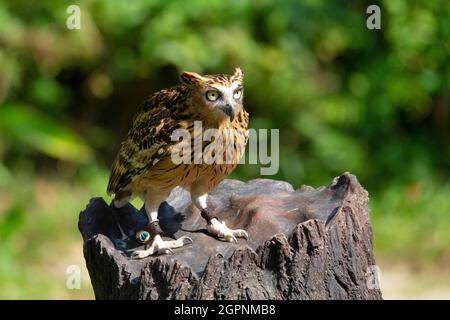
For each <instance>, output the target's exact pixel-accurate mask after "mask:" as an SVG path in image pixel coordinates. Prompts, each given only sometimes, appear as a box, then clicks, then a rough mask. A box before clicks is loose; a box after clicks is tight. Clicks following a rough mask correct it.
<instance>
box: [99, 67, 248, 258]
mask: <svg viewBox="0 0 450 320" xmlns="http://www.w3.org/2000/svg"><path fill="white" fill-rule="evenodd" d="M243 77H244V75H243V73H242V70H241V69H240V68H236V69H235V72H234V74H232V75H226V74H217V75H200V74H197V73H195V72H183V73H182V74H181V76H180V79H181V84H180V85H178V86H175V87H172V88H168V89H163V90H161V91H158V92H156V93H154V94H153V96H151V98H149V99H148V100H146V101H145V102H144V103H143V104H142V105H141V106H140V108H139V111H138V112H137V114H136V115H135V116H134V119H133V124H132V127H131V129H130V130H129V132H128V134H127V136H126V139H125V140H124V141H123V142H122V144H121V148H120V150H119V152H118V154H117V157H116V159H115V160H114V163H113V165H112V168H111V174H110V177H109V183H108V188H107V191H108V194H109V195H112V194H114V200H113V202H112V205H113V206H114V208H117V209H118V208H121V207H123V206H124V205H126V204H127V203H128V202H129V201H130V200H131V199H132V198H133V197H134V196H139V197H141V198H142V199H143V201H144V208H145V212H146V214H147V216H148V221H149V225H148V226H147V227H146V228H144V230H141V231H139V232H137V234H136V237H137V239H138V240H139V241H140V242H142V243H146V244H148V246H147V249H145V250H136V251H134V252H133V254H132V257H133V258H144V257H147V256H149V255H153V254H155V253H159V254H165V253H169V252H173V250H172V249H174V248H179V247H182V246H184V245H186V244H188V243H192V239H191V238H189V237H187V236H183V237H180V238H179V239H177V240H163V238H162V235H163V232H162V229H161V228H160V226H159V222H158V208H159V206H160V204H161V202H163V201H164V200H165V199H166V198H167V197H168V195H169V194H170V192H171V191H172V189H173V188H175V187H177V186H180V187H182V188H184V189H186V190H188V191H189V192H190V195H191V200H192V203H193V205H194V206H195V207H197V208H198V209H199V211H200V213H201V216H202V217H203V218H204V219H205V220H206V224H207V230H208V231H209V232H210V233H211V234H212V235H215V236H217V237H218V238H219V239H221V240H223V241H234V242H236V241H237V239H236V238H245V239H248V233H247V232H246V231H245V230H242V229H239V230H232V229H229V228H228V227H227V226H226V224H225V222H224V221H219V220H218V218H217V217H216V216H214V215H212V214H211V213H210V212H209V211H208V207H207V201H206V199H207V196H208V193H209V192H210V191H211V190H213V189H214V188H215V187H216V186H217V185H218V184H219V183H220V182H221V181H222V180H223V179H224V178H225V177H227V176H228V175H229V174H230V173H231V172H232V171H233V170H234V169H235V168H236V166H237V164H238V162H239V161H240V158H241V157H242V155H243V153H244V151H245V146H246V144H247V138H248V130H247V129H248V121H249V115H248V113H247V112H246V111H245V110H244V106H243V94H244V78H243ZM199 127H201V130H198V128H199ZM206 132H209V133H211V134H210V136H213V137H214V138H211V137H209V139H204V137H205V133H206ZM175 133H176V134H175ZM174 136H178V139H177V138H176V137H175V138H174ZM180 137H183V138H184V139H180ZM174 159H177V161H174ZM180 159H182V161H179V160H180ZM212 160H214V161H212ZM119 228H120V225H119ZM120 230H121V232H122V235H124V233H123V231H122V229H120Z"/></svg>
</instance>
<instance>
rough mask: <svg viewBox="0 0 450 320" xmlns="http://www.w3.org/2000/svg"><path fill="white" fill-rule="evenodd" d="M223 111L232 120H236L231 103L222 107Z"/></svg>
mask: <svg viewBox="0 0 450 320" xmlns="http://www.w3.org/2000/svg"><path fill="white" fill-rule="evenodd" d="M222 111H223V112H224V113H225V114H226V115H227V116H228V118H230V122H232V121H233V120H234V109H233V107H232V106H231V105H230V104H227V105H226V106H225V107H223V108H222Z"/></svg>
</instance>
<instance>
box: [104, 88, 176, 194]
mask: <svg viewBox="0 0 450 320" xmlns="http://www.w3.org/2000/svg"><path fill="white" fill-rule="evenodd" d="M183 93H184V88H182V87H175V88H170V89H165V90H161V91H159V92H157V93H155V95H153V97H152V98H150V99H149V100H147V101H146V102H144V104H143V105H142V106H141V108H140V111H139V112H138V113H137V115H136V116H135V118H134V120H133V126H132V128H131V129H130V131H129V132H128V135H127V138H126V140H125V141H124V142H122V145H121V148H120V151H119V153H118V154H117V157H116V159H115V160H114V163H113V165H112V168H111V174H110V177H109V182H108V188H107V192H108V194H112V193H117V192H118V191H119V190H121V189H123V188H125V187H126V186H127V185H128V184H129V183H130V182H132V180H133V178H135V177H137V176H139V175H140V174H141V173H142V172H143V171H144V170H145V169H148V168H149V167H151V166H152V165H153V164H155V163H156V162H157V161H158V160H159V159H161V157H163V156H164V155H166V154H167V153H168V152H169V151H170V147H171V146H172V145H173V144H174V143H175V142H173V141H171V135H172V132H173V131H174V130H175V129H177V128H179V124H178V123H177V121H176V120H175V119H174V118H173V113H174V110H172V109H173V108H175V107H176V106H177V105H179V103H180V102H181V101H180V100H181V99H182V98H183V96H184V95H183Z"/></svg>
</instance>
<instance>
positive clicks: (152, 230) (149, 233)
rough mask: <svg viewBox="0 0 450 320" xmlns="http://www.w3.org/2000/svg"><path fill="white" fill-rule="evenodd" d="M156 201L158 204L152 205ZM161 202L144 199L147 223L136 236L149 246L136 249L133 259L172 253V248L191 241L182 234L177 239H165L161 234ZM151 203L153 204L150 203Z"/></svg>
mask: <svg viewBox="0 0 450 320" xmlns="http://www.w3.org/2000/svg"><path fill="white" fill-rule="evenodd" d="M155 203H157V204H158V205H157V206H156V205H154V204H155ZM160 203H161V202H154V201H151V202H149V201H147V200H146V201H145V212H146V213H147V216H148V221H149V225H148V226H147V227H146V228H144V230H143V231H139V232H138V233H137V238H138V240H140V241H141V242H143V243H146V244H147V243H150V241H151V244H150V246H149V247H148V248H147V246H146V249H145V250H136V251H134V252H133V254H132V255H131V257H132V258H134V259H142V258H145V257H148V256H151V255H153V254H156V253H159V254H167V253H173V251H172V249H175V248H180V247H182V246H184V245H185V244H188V243H192V242H193V241H192V239H191V238H189V237H187V236H182V237H180V238H179V239H177V240H168V241H165V240H163V239H162V237H161V235H162V233H163V231H162V229H161V227H160V226H159V221H158V207H159V204H160ZM152 204H153V205H152Z"/></svg>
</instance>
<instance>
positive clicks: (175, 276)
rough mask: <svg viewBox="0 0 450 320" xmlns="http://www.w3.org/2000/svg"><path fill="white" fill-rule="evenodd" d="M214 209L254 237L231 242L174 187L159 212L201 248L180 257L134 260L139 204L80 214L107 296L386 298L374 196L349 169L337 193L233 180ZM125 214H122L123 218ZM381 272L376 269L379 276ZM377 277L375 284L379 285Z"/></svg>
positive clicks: (97, 283) (101, 291)
mask: <svg viewBox="0 0 450 320" xmlns="http://www.w3.org/2000/svg"><path fill="white" fill-rule="evenodd" d="M208 208H210V211H211V212H212V213H214V214H215V215H217V216H218V217H219V219H221V220H225V221H226V222H227V225H228V226H229V227H230V228H242V229H245V230H247V231H248V233H249V235H250V239H249V240H248V241H245V240H244V239H239V240H238V243H237V244H233V243H228V242H222V241H219V240H218V239H215V238H213V237H212V236H210V235H209V234H208V233H207V231H206V228H205V226H206V222H205V221H204V220H203V218H201V217H200V214H199V212H198V211H197V209H195V208H194V209H193V208H192V205H191V201H190V196H189V193H188V192H186V191H184V190H182V189H178V188H177V189H174V190H173V192H172V193H171V195H170V197H169V198H168V199H167V202H164V203H163V204H162V205H161V206H160V208H159V219H160V224H161V227H162V229H163V231H164V234H165V236H167V237H172V238H178V237H180V236H182V235H188V236H189V237H191V238H192V239H193V240H194V243H193V244H192V245H187V246H185V247H183V248H180V249H175V253H174V254H172V255H164V256H152V257H148V258H145V259H141V260H132V259H131V258H130V254H131V252H132V250H134V249H136V248H137V247H138V246H139V244H138V243H137V242H136V241H135V239H134V234H135V232H136V231H138V230H140V229H141V228H142V227H143V226H145V225H146V224H147V217H146V215H145V213H144V211H143V209H141V210H140V211H138V210H136V209H135V208H134V207H133V206H132V205H131V204H129V205H128V206H126V207H124V208H122V209H121V210H120V214H119V219H120V224H121V225H122V227H123V229H124V231H125V232H126V233H127V234H128V235H129V237H130V240H129V241H128V242H127V248H125V249H118V248H116V247H115V245H114V243H116V240H117V239H118V238H119V237H120V232H119V229H118V228H117V226H116V223H115V219H114V213H113V212H114V211H113V209H112V208H111V207H110V206H109V205H108V204H107V203H105V201H104V200H103V199H102V198H93V199H91V200H90V202H89V204H88V206H87V208H86V209H85V210H84V211H82V212H81V213H80V218H79V229H80V232H81V234H82V236H83V239H84V257H85V259H86V265H87V268H88V271H89V275H90V277H91V282H92V286H93V288H94V292H95V297H96V298H97V299H381V298H382V297H381V292H380V290H379V289H378V287H377V285H376V284H377V281H376V274H374V270H376V268H375V265H376V264H375V259H374V256H373V243H372V227H371V224H370V214H369V208H368V193H367V191H365V190H364V189H363V188H362V187H361V185H360V184H359V183H358V181H357V179H356V177H355V176H353V175H351V174H349V173H344V174H343V175H341V176H340V177H337V178H335V179H334V180H333V182H332V183H331V184H330V185H329V186H328V187H321V188H318V189H314V188H312V187H309V186H302V187H301V188H300V189H299V190H294V189H293V187H292V186H291V185H290V184H288V183H286V182H282V181H275V180H269V179H256V180H251V181H249V182H248V183H244V182H241V181H237V180H224V181H223V182H222V183H221V184H220V185H219V186H218V187H217V188H216V189H215V190H214V191H213V192H212V193H211V194H210V196H209V197H208ZM116 216H117V215H116ZM375 273H376V272H375ZM374 277H375V281H374Z"/></svg>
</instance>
